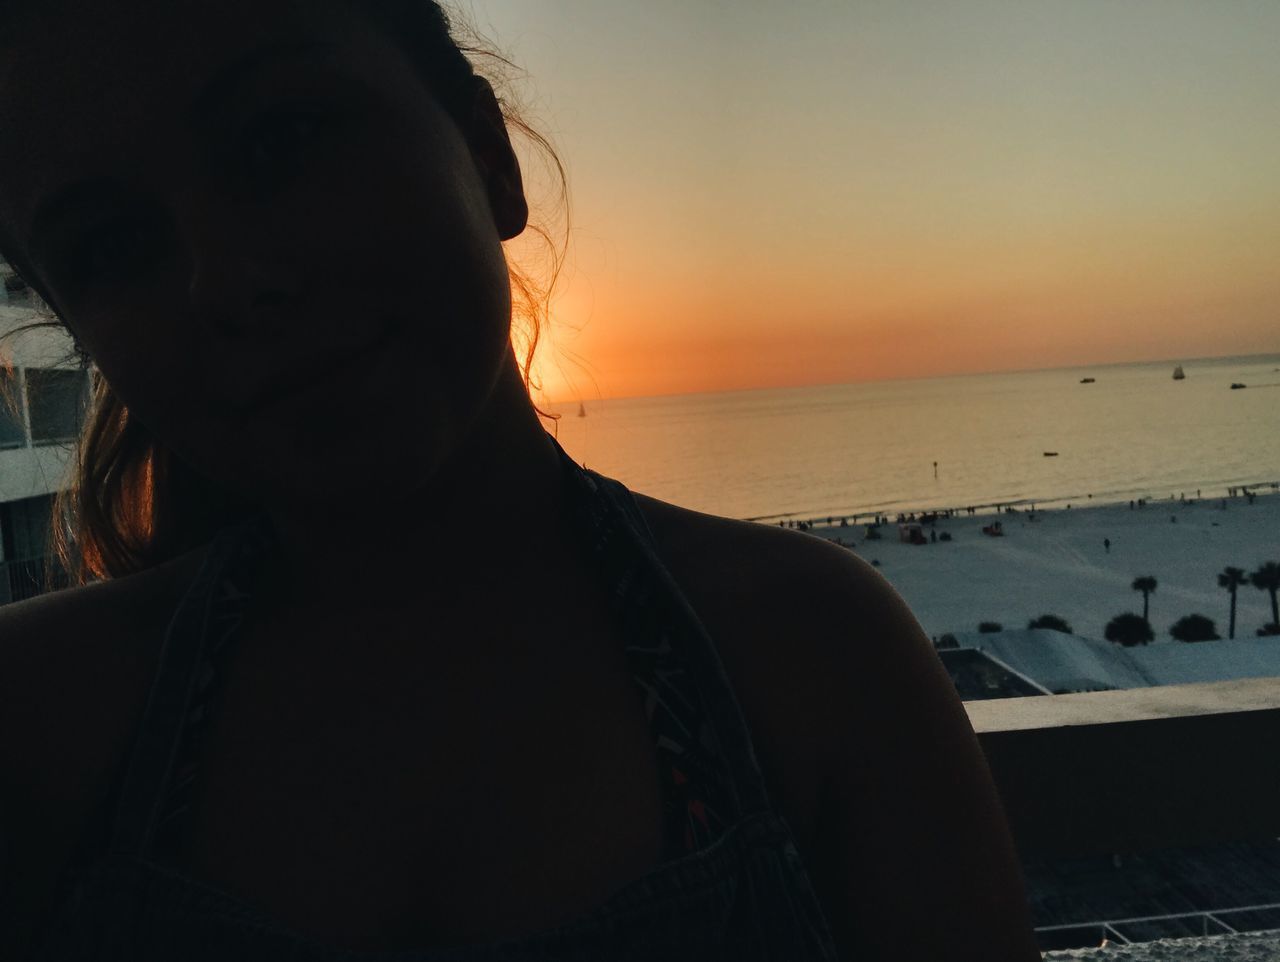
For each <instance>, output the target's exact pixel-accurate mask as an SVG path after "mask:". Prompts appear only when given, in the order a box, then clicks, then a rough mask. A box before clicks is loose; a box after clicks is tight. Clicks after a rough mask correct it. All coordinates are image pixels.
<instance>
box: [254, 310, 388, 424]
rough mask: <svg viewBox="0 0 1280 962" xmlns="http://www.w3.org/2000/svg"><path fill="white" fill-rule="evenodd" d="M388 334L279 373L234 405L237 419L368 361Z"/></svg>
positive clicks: (318, 384)
mask: <svg viewBox="0 0 1280 962" xmlns="http://www.w3.org/2000/svg"><path fill="white" fill-rule="evenodd" d="M389 334H390V331H389V330H384V331H383V332H382V333H381V334H380V335H379V336H378V337H377V338H375V339H374V340H373V341H372V342H370V343H369V344H366V345H365V346H363V347H359V348H355V349H353V350H351V351H348V352H346V353H343V354H339V355H330V356H327V357H324V358H320V359H317V360H315V361H312V362H311V363H309V364H307V365H306V366H305V367H301V368H295V369H293V370H291V371H288V372H282V373H280V374H277V375H275V376H274V377H272V378H270V379H269V380H268V381H267V383H266V384H265V385H263V387H262V388H260V389H259V390H258V391H256V392H254V393H252V394H251V395H250V396H249V398H248V400H246V401H244V402H242V403H240V404H234V405H233V408H234V410H235V412H236V414H237V416H238V418H237V419H238V420H241V421H244V420H247V419H248V418H250V417H252V416H254V415H256V414H259V413H261V412H262V411H263V410H265V409H266V408H269V407H271V406H272V405H274V404H277V403H279V402H280V401H283V400H286V399H288V398H291V397H293V396H294V395H297V394H302V393H305V392H307V391H309V390H310V389H313V388H317V387H321V386H323V385H324V384H325V383H328V382H330V381H331V380H332V376H333V375H335V374H337V373H338V372H339V371H341V370H343V369H344V368H348V367H350V365H351V364H352V363H353V362H355V361H360V360H363V359H365V358H367V357H368V356H369V355H370V354H373V353H374V352H376V351H378V350H379V349H380V348H382V346H383V345H384V344H385V343H386V341H387V340H388V338H389Z"/></svg>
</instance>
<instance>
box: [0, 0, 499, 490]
mask: <svg viewBox="0 0 1280 962" xmlns="http://www.w3.org/2000/svg"><path fill="white" fill-rule="evenodd" d="M51 8H52V9H54V10H58V11H60V12H59V13H56V14H55V13H38V14H33V15H29V16H28V17H26V18H23V20H24V22H23V23H22V24H21V25H20V29H17V30H16V31H9V30H6V32H7V33H8V39H7V40H6V41H5V42H4V49H3V51H2V55H3V58H4V59H3V64H2V65H0V69H2V70H3V77H2V78H0V83H2V84H3V86H0V231H2V232H3V236H4V238H5V241H6V243H7V245H8V246H9V247H10V249H12V250H14V251H15V253H16V254H17V255H19V256H20V258H21V260H23V261H25V262H26V264H27V265H28V266H29V268H30V269H31V270H32V271H33V272H34V273H35V275H36V277H37V278H38V279H39V281H40V282H41V283H42V285H43V286H44V288H45V289H46V291H47V292H48V294H49V296H50V298H51V300H52V301H53V303H54V306H55V308H56V309H57V311H58V313H59V315H60V316H61V317H62V318H63V320H64V321H66V323H67V324H68V325H69V326H70V327H71V329H72V330H73V332H74V333H75V334H76V336H77V337H78V339H79V341H80V343H81V345H82V346H83V347H84V349H85V350H86V351H87V352H88V353H89V355H90V356H91V357H92V358H93V359H94V361H95V362H96V363H97V365H98V367H99V369H100V370H101V371H102V373H103V374H104V376H105V377H106V379H107V381H108V382H109V383H110V384H111V386H112V388H113V389H114V390H115V391H116V393H117V394H118V395H119V396H120V398H121V399H122V400H123V401H124V403H125V404H126V405H127V406H128V408H129V410H130V412H131V415H132V416H134V417H136V418H137V419H139V420H140V421H141V422H142V423H143V424H144V425H146V426H147V427H148V428H149V429H150V430H151V431H152V432H153V433H154V434H155V435H156V436H157V437H158V438H160V439H161V440H162V441H163V442H165V443H166V444H167V445H168V446H169V447H170V448H171V449H172V450H174V451H175V452H176V453H177V454H178V455H179V456H180V457H182V458H183V459H184V460H186V461H187V462H188V463H189V464H191V465H192V466H193V467H195V468H196V469H197V470H199V471H201V472H202V473H204V474H206V475H207V476H209V477H211V478H213V479H214V480H216V481H218V482H219V483H222V484H224V485H226V486H227V487H229V488H231V489H233V490H235V491H237V492H238V493H240V494H242V495H247V496H249V497H251V498H253V499H255V500H258V501H260V502H262V503H266V504H275V503H288V502H290V501H294V502H296V501H298V500H301V501H304V502H310V503H314V504H323V503H326V502H328V501H330V500H332V499H334V498H339V497H341V496H343V495H344V494H349V493H351V492H353V491H370V490H371V487H372V485H371V482H374V483H376V484H377V485H378V486H379V487H381V489H382V490H383V491H384V492H387V489H388V488H391V489H393V490H396V491H407V490H410V489H412V488H413V487H415V486H417V485H420V484H422V483H424V482H425V481H427V480H429V478H430V476H431V474H432V472H433V471H434V470H435V469H436V468H437V467H438V466H439V465H440V464H441V462H443V461H444V460H445V459H446V458H447V457H448V456H449V454H450V452H451V451H453V450H454V449H455V448H456V447H457V445H458V444H459V443H460V442H461V440H462V439H463V437H465V435H466V433H467V431H468V428H469V426H470V425H471V424H473V422H474V421H475V419H476V418H477V416H478V414H479V412H480V411H481V410H483V408H484V406H485V403H486V401H487V399H488V398H489V397H490V392H491V391H492V389H493V387H494V385H495V383H496V380H497V379H498V377H499V375H500V374H502V373H504V372H505V371H507V370H508V369H507V358H508V327H509V320H510V292H509V285H508V279H507V269H506V262H505V260H504V258H503V253H502V248H501V243H500V242H501V240H502V239H505V236H506V235H510V234H512V233H515V232H518V231H519V229H520V228H521V227H522V226H523V197H522V195H520V188H519V177H518V172H516V173H515V174H514V179H513V177H512V176H506V177H505V178H504V177H503V176H500V173H499V174H493V172H492V171H493V167H494V166H496V167H502V165H503V164H504V163H507V160H508V159H509V154H505V155H504V151H505V150H506V141H505V133H504V132H503V131H502V130H501V128H500V125H499V124H497V123H496V122H491V123H490V124H489V126H488V127H487V128H485V129H487V130H488V131H489V133H488V134H487V135H484V134H481V135H476V134H475V133H474V131H471V130H469V131H468V132H467V133H466V134H464V133H463V131H462V130H461V129H460V127H459V126H458V124H456V123H455V122H454V121H453V120H452V119H451V118H450V116H449V115H448V114H446V113H445V111H444V109H443V108H442V107H441V106H440V105H439V104H438V103H437V101H436V100H435V99H434V97H432V96H431V95H430V94H429V93H428V92H427V90H426V88H425V87H424V85H423V82H422V80H420V78H419V76H418V75H417V74H416V73H415V71H414V68H413V67H412V66H411V64H410V62H409V61H408V59H407V56H406V55H405V54H404V53H403V52H402V51H401V49H400V48H399V47H398V46H396V45H395V44H394V43H393V42H392V41H391V40H389V39H387V38H386V37H384V36H383V35H382V34H381V33H379V32H378V31H377V30H376V29H375V28H374V27H373V26H371V25H370V24H368V23H367V22H366V21H365V20H364V19H363V18H362V17H361V16H360V15H359V14H358V13H357V12H355V11H353V10H351V9H349V8H348V6H347V5H346V4H344V3H338V2H334V3H317V2H310V3H304V2H288V0H279V2H267V0H219V2H217V3H213V2H208V0H205V2H197V0H176V2H175V0H148V2H144V3H134V4H127V5H126V4H119V5H117V4H83V5H81V4H69V3H62V2H58V3H54V4H51ZM7 26H9V25H6V27H7ZM481 126H483V125H481ZM486 137H487V139H486ZM491 160H492V161H494V164H490V161H491ZM508 166H509V168H510V169H509V171H508V173H510V170H514V169H515V168H514V161H510V162H509V165H508ZM482 168H483V169H482ZM387 493H390V492H387Z"/></svg>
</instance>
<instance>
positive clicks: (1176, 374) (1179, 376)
mask: <svg viewBox="0 0 1280 962" xmlns="http://www.w3.org/2000/svg"><path fill="white" fill-rule="evenodd" d="M1184 378H1186V375H1185V374H1184V373H1182V365H1181V364H1179V365H1178V366H1177V367H1175V368H1174V369H1173V379H1174V380H1175V381H1181V380H1183V379H1184Z"/></svg>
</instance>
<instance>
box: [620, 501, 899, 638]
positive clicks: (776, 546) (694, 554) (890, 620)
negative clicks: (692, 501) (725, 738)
mask: <svg viewBox="0 0 1280 962" xmlns="http://www.w3.org/2000/svg"><path fill="white" fill-rule="evenodd" d="M637 501H638V502H639V504H640V507H641V510H642V511H643V513H644V516H645V519H646V520H647V521H648V522H649V526H650V528H651V530H652V531H653V534H654V538H655V541H656V542H657V547H658V552H659V555H660V556H661V558H662V561H663V563H664V564H665V565H666V566H667V567H668V568H669V569H670V570H671V572H672V574H673V575H674V576H675V578H676V580H677V582H678V583H679V584H680V586H681V588H682V590H684V591H685V592H686V593H687V594H688V595H689V598H690V602H691V604H693V606H694V608H695V610H696V611H697V612H698V613H699V615H700V616H701V617H703V618H704V619H710V620H714V621H716V622H718V623H721V624H731V625H733V626H734V627H735V628H738V629H741V630H735V631H733V632H731V636H732V637H731V638H730V637H726V638H725V641H726V643H729V644H733V643H734V642H733V640H732V639H737V638H743V639H746V640H747V641H748V642H752V643H761V644H766V643H767V644H769V645H770V646H772V647H775V648H785V649H786V652H787V654H788V656H789V657H794V656H796V655H799V654H802V653H804V649H808V654H810V655H811V656H813V657H816V658H822V657H830V656H832V655H834V654H835V653H836V652H838V651H847V650H850V649H856V650H857V651H859V652H860V653H861V654H862V655H865V656H868V657H870V656H873V655H874V651H875V650H876V649H878V648H883V647H885V646H886V645H887V644H889V643H891V642H896V641H900V640H901V639H900V637H899V636H900V635H901V634H902V633H904V632H905V633H911V634H920V631H919V627H918V625H917V624H916V621H915V619H914V617H913V616H912V615H911V613H910V610H909V609H908V608H907V606H906V604H905V603H904V602H903V600H902V599H901V597H899V595H898V594H897V592H896V591H894V589H893V588H892V587H891V586H890V585H889V583H888V582H887V581H885V579H884V578H883V577H882V576H881V575H880V573H879V572H878V571H876V569H875V568H873V567H872V566H871V565H870V564H868V563H867V562H865V561H863V560H862V559H861V558H860V557H858V556H857V555H856V554H855V553H854V552H853V551H851V550H850V549H849V548H846V547H842V546H840V545H837V544H835V543H834V542H831V541H828V540H826V539H824V538H820V537H817V536H815V535H810V534H804V533H801V532H799V531H792V530H787V529H784V528H779V527H776V526H773V525H765V524H759V523H756V522H750V521H737V520H733V519H730V518H722V517H717V516H715V515H709V514H702V513H700V512H697V511H691V510H689V509H687V508H681V507H677V506H676V505H672V504H667V503H665V502H662V501H658V500H656V499H654V498H649V497H645V496H643V495H637ZM708 627H710V626H708ZM886 633H888V635H891V636H892V637H888V635H887V634H886ZM712 634H713V637H714V636H715V633H714V632H713V633H712ZM921 637H922V635H921ZM716 640H717V643H719V642H720V638H719V637H717V638H716Z"/></svg>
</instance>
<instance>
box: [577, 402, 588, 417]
mask: <svg viewBox="0 0 1280 962" xmlns="http://www.w3.org/2000/svg"><path fill="white" fill-rule="evenodd" d="M586 416H587V407H586V405H585V404H583V403H582V402H581V401H579V402H578V417H580V418H585V417H586Z"/></svg>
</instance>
